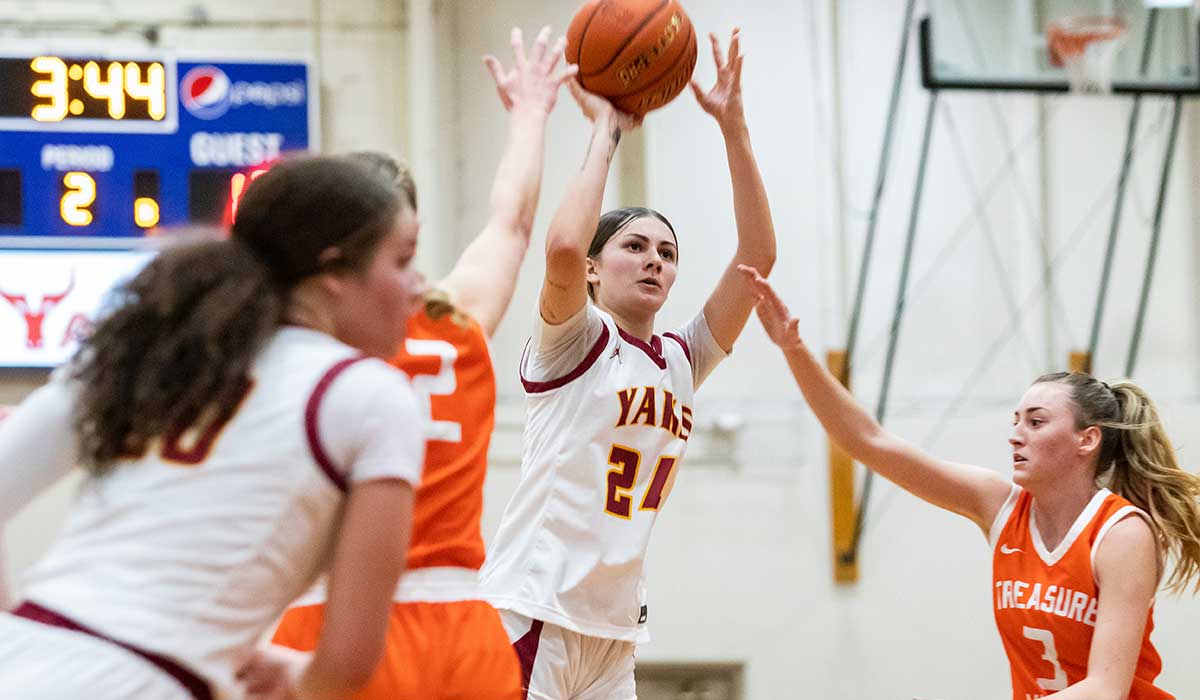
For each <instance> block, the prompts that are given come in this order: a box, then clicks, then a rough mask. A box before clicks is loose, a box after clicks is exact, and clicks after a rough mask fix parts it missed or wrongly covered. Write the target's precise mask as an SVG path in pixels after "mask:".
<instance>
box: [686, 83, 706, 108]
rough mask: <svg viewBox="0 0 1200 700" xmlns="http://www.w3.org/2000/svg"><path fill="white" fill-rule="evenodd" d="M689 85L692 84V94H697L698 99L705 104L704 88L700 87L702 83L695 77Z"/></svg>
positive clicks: (701, 104)
mask: <svg viewBox="0 0 1200 700" xmlns="http://www.w3.org/2000/svg"><path fill="white" fill-rule="evenodd" d="M688 85H691V86H692V94H693V95H695V96H696V101H697V102H699V103H700V106H704V88H702V87H700V83H698V82H696V79H695V78H692V79H691V81H689V82H688Z"/></svg>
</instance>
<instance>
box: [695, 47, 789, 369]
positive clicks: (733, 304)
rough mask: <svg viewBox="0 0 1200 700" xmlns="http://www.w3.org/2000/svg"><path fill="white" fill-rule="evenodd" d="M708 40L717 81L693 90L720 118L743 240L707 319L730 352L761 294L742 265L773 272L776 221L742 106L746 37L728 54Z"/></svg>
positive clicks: (708, 305) (707, 309)
mask: <svg viewBox="0 0 1200 700" xmlns="http://www.w3.org/2000/svg"><path fill="white" fill-rule="evenodd" d="M709 40H710V42H711V43H712V52H713V61H714V62H715V63H716V66H717V83H716V85H714V86H713V87H712V89H711V90H709V91H708V92H707V93H706V92H705V91H704V90H703V88H701V87H700V84H699V83H697V82H696V81H695V80H693V81H692V83H691V85H692V92H693V93H695V95H696V100H697V101H698V102H699V103H700V106H701V107H702V108H704V111H705V112H708V113H709V114H711V115H712V116H713V118H714V119H716V120H717V124H718V125H719V126H720V127H721V135H722V136H723V137H724V139H725V152H726V155H727V157H728V159H729V177H730V180H731V181H732V183H733V211H734V216H735V218H736V221H737V239H738V240H737V251H736V252H735V253H734V256H733V260H731V261H730V263H729V266H728V267H727V268H725V272H724V273H723V274H722V275H721V279H720V281H719V282H717V286H716V288H715V289H714V290H713V292H712V294H711V295H710V296H709V298H708V301H707V302H706V303H705V304H704V318H705V320H706V321H707V322H708V327H709V329H710V330H711V331H712V334H713V338H714V339H716V341H717V343H718V344H720V345H721V347H722V348H724V349H725V350H726V351H728V350H731V349H732V348H733V343H734V341H735V340H737V337H738V335H740V334H741V332H742V329H743V328H745V326H746V320H747V319H748V318H749V317H750V311H751V309H753V308H754V302H755V300H756V298H757V297H756V295H755V292H754V289H753V288H752V286H751V285H750V284H749V283H748V282H747V280H746V278H745V277H744V276H742V275H741V274H740V273H739V272H738V270H737V267H738V265H749V266H751V267H754V268H756V269H757V270H759V271H760V272H761V273H762V274H763V275H769V274H771V268H772V267H773V266H774V265H775V224H774V223H773V222H772V220H771V206H770V204H769V203H768V202H767V191H766V188H765V187H764V186H763V181H762V175H761V174H760V173H759V171H758V163H757V162H756V161H755V159H754V150H753V149H752V148H751V145H750V131H749V129H747V127H746V116H745V112H744V111H743V109H742V61H743V58H744V57H743V56H742V55H741V53H740V52H739V48H740V45H741V41H740V37H739V35H738V30H736V29H735V30H734V31H733V36H732V38H731V39H730V42H729V52H728V54H727V55H726V56H722V55H721V45H720V42H719V41H718V40H717V37H716V35H714V34H710V35H709Z"/></svg>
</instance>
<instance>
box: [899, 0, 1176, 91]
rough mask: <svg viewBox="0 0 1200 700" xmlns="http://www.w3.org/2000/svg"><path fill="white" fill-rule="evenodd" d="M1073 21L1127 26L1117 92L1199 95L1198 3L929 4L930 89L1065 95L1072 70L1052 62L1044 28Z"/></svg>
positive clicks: (926, 63) (926, 57)
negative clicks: (1114, 20)
mask: <svg viewBox="0 0 1200 700" xmlns="http://www.w3.org/2000/svg"><path fill="white" fill-rule="evenodd" d="M1152 12H1153V13H1154V14H1155V17H1154V19H1153V21H1151V13H1152ZM1067 17H1117V18H1120V20H1122V21H1123V23H1124V24H1125V26H1126V28H1127V29H1126V32H1125V35H1124V37H1123V39H1122V40H1121V42H1120V45H1119V48H1118V49H1117V51H1116V57H1115V60H1114V62H1113V65H1112V91H1113V92H1117V93H1131V92H1145V93H1185V94H1200V41H1198V33H1200V25H1198V20H1200V15H1198V13H1197V9H1196V6H1195V3H1194V2H1192V0H929V16H928V17H927V18H926V19H925V20H924V21H923V22H922V24H921V59H922V77H923V80H924V82H925V85H926V87H928V88H931V89H968V90H970V89H974V90H1027V91H1066V90H1068V89H1069V86H1068V81H1067V71H1066V70H1065V69H1064V68H1063V67H1062V66H1059V65H1055V61H1053V60H1052V59H1051V56H1050V52H1049V50H1048V46H1047V41H1046V28H1047V27H1048V26H1049V25H1050V24H1051V23H1053V22H1056V21H1060V20H1062V19H1063V18H1067ZM1143 56H1145V61H1143ZM1143 68H1144V69H1145V70H1144V71H1143Z"/></svg>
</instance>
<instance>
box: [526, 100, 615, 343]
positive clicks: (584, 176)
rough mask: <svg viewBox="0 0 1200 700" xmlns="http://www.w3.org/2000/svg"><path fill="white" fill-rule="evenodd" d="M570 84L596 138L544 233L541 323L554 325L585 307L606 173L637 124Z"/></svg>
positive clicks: (608, 103) (607, 104)
mask: <svg viewBox="0 0 1200 700" xmlns="http://www.w3.org/2000/svg"><path fill="white" fill-rule="evenodd" d="M568 86H569V87H570V88H571V95H572V97H574V98H575V101H576V102H578V103H579V107H580V109H582V110H583V114H584V116H586V117H587V118H588V120H589V121H591V122H592V137H591V140H590V141H589V142H588V151H587V155H586V156H585V157H584V161H583V168H582V169H581V170H580V171H579V172H578V173H576V174H575V175H574V176H573V177H572V178H571V182H570V183H569V184H568V185H567V193H566V195H565V196H564V197H563V200H562V202H561V203H560V204H559V206H558V211H557V212H555V214H554V218H553V219H552V220H551V221H550V230H549V232H548V233H547V234H546V277H545V279H544V280H543V282H542V292H541V297H540V299H539V301H538V305H539V306H538V308H539V309H540V311H541V314H542V319H543V320H545V322H546V323H549V324H551V325H557V324H560V323H562V322H563V321H566V320H567V319H569V318H570V317H571V316H573V315H574V314H575V312H577V311H579V310H580V309H582V308H583V306H584V304H586V303H587V298H588V294H587V255H588V247H589V246H590V245H591V242H592V237H593V236H594V234H595V232H596V224H597V222H599V220H600V206H601V204H602V203H603V200H604V185H605V182H606V181H607V179H608V169H609V166H610V165H611V164H612V159H613V156H614V155H616V152H617V144H619V143H620V142H621V134H622V133H623V132H625V131H628V130H629V129H632V128H634V127H635V126H637V123H638V122H637V120H635V119H634V118H633V117H631V116H629V115H627V114H623V113H621V112H618V111H617V110H616V109H615V108H614V107H613V106H612V104H611V103H610V102H609V101H608V100H606V99H604V98H603V97H599V96H597V95H593V94H591V93H589V92H587V91H586V90H584V89H583V88H582V87H580V85H579V83H578V81H575V80H572V81H571V82H570V83H568Z"/></svg>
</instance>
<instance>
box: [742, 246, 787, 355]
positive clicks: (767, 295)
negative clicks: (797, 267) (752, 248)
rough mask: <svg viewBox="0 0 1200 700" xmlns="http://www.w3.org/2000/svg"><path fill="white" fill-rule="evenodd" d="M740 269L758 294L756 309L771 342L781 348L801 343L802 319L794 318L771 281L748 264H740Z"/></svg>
mask: <svg viewBox="0 0 1200 700" xmlns="http://www.w3.org/2000/svg"><path fill="white" fill-rule="evenodd" d="M738 271H739V272H741V273H742V274H743V275H745V276H746V279H747V281H749V282H750V284H751V286H753V287H754V291H755V293H756V294H757V295H758V304H756V305H755V307H754V311H755V312H756V313H757V314H758V320H759V321H761V322H762V327H763V330H765V331H766V332H767V337H768V338H770V339H771V342H773V343H775V344H776V345H778V346H779V347H781V348H787V347H791V346H794V345H799V344H800V343H801V341H800V328H799V327H800V321H798V320H796V319H794V318H792V316H791V314H790V313H789V312H788V307H787V305H786V304H784V303H783V300H782V299H780V298H779V295H778V294H776V293H775V289H774V288H773V287H771V283H770V282H768V281H767V280H766V279H765V278H764V277H763V276H762V275H760V274H758V270H756V269H754V268H753V267H750V266H748V265H738Z"/></svg>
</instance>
